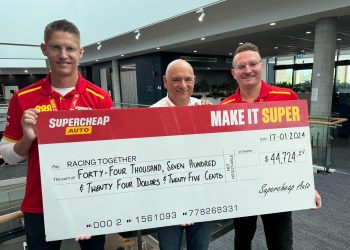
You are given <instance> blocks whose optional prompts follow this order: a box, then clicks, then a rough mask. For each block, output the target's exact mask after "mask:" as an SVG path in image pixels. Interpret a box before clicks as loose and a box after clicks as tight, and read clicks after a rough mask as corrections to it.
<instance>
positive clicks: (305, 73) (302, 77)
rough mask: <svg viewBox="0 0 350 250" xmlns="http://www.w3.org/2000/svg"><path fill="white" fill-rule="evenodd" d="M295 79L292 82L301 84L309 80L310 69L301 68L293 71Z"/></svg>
mask: <svg viewBox="0 0 350 250" xmlns="http://www.w3.org/2000/svg"><path fill="white" fill-rule="evenodd" d="M294 74H295V75H294V76H295V78H294V79H295V81H294V84H301V83H304V82H306V81H308V82H311V78H312V69H301V70H296V71H294Z"/></svg>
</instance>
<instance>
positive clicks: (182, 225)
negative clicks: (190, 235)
mask: <svg viewBox="0 0 350 250" xmlns="http://www.w3.org/2000/svg"><path fill="white" fill-rule="evenodd" d="M179 226H180V227H188V226H193V223H186V224H180V225H179Z"/></svg>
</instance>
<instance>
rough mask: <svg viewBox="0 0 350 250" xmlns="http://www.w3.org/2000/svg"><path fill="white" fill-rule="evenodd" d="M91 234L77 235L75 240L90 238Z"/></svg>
mask: <svg viewBox="0 0 350 250" xmlns="http://www.w3.org/2000/svg"><path fill="white" fill-rule="evenodd" d="M90 239H91V236H90V235H79V236H77V237H75V241H79V240H90Z"/></svg>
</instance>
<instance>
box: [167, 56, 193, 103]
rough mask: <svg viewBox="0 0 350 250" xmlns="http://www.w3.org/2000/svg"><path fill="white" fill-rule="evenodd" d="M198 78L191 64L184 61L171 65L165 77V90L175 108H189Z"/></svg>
mask: <svg viewBox="0 0 350 250" xmlns="http://www.w3.org/2000/svg"><path fill="white" fill-rule="evenodd" d="M195 79H196V77H195V76H194V73H193V68H192V66H191V64H189V63H188V62H186V61H185V60H182V59H177V60H174V61H172V62H171V63H169V65H168V67H167V69H166V72H165V75H164V76H163V82H164V88H166V90H167V91H168V97H169V99H170V100H171V101H172V103H173V104H174V105H175V106H187V105H188V104H189V102H190V98H191V95H192V93H193V88H194V83H195Z"/></svg>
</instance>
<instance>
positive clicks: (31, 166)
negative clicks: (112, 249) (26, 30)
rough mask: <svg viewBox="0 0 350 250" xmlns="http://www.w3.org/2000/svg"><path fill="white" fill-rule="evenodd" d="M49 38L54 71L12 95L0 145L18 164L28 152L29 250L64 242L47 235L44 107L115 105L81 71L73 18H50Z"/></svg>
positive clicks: (92, 243) (97, 248) (98, 246)
mask: <svg viewBox="0 0 350 250" xmlns="http://www.w3.org/2000/svg"><path fill="white" fill-rule="evenodd" d="M44 40H45V43H42V44H41V50H42V53H43V54H44V55H45V56H46V57H47V58H48V61H49V64H50V70H51V72H50V73H49V74H48V75H47V77H46V78H45V79H42V80H40V81H38V82H36V83H34V84H32V85H30V86H28V87H26V88H24V89H22V90H20V91H18V92H17V93H16V94H15V95H14V96H13V97H12V99H11V102H10V105H9V110H8V115H7V116H8V124H7V126H6V129H5V132H4V135H3V138H2V140H1V147H0V153H1V155H2V156H3V158H4V160H5V161H6V162H8V163H9V164H16V163H18V162H20V161H21V160H23V159H24V158H25V157H28V173H27V185H26V191H25V197H24V200H23V203H22V207H21V210H22V211H23V213H24V220H25V230H26V235H27V246H28V249H29V250H31V249H34V250H37V249H45V250H47V249H49V250H51V249H52V250H56V249H57V250H58V249H60V245H61V241H51V242H46V241H45V230H44V216H43V201H42V194H41V181H40V168H39V156H38V143H37V139H36V137H37V134H36V121H37V117H38V114H39V112H48V111H49V112H54V111H57V110H84V109H110V108H113V103H112V100H111V98H110V97H109V95H108V94H107V92H105V91H104V90H102V89H100V88H99V87H97V86H96V85H94V84H92V83H90V82H89V81H87V80H85V79H84V78H83V77H82V76H81V75H80V74H79V73H78V64H79V60H80V58H81V57H82V56H83V49H82V48H81V47H80V33H79V30H78V28H77V27H76V26H75V25H74V24H73V23H71V22H68V21H67V20H58V21H54V22H52V23H50V24H48V25H47V26H46V28H45V37H44ZM52 153H53V154H54V153H55V152H52ZM62 157H64V156H63V155H62ZM57 216H60V215H59V214H57ZM83 238H84V237H81V238H80V239H83ZM104 242H105V238H104V235H99V236H94V237H91V239H89V240H84V241H79V243H80V246H81V248H82V249H91V250H92V249H94V250H102V249H104Z"/></svg>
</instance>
